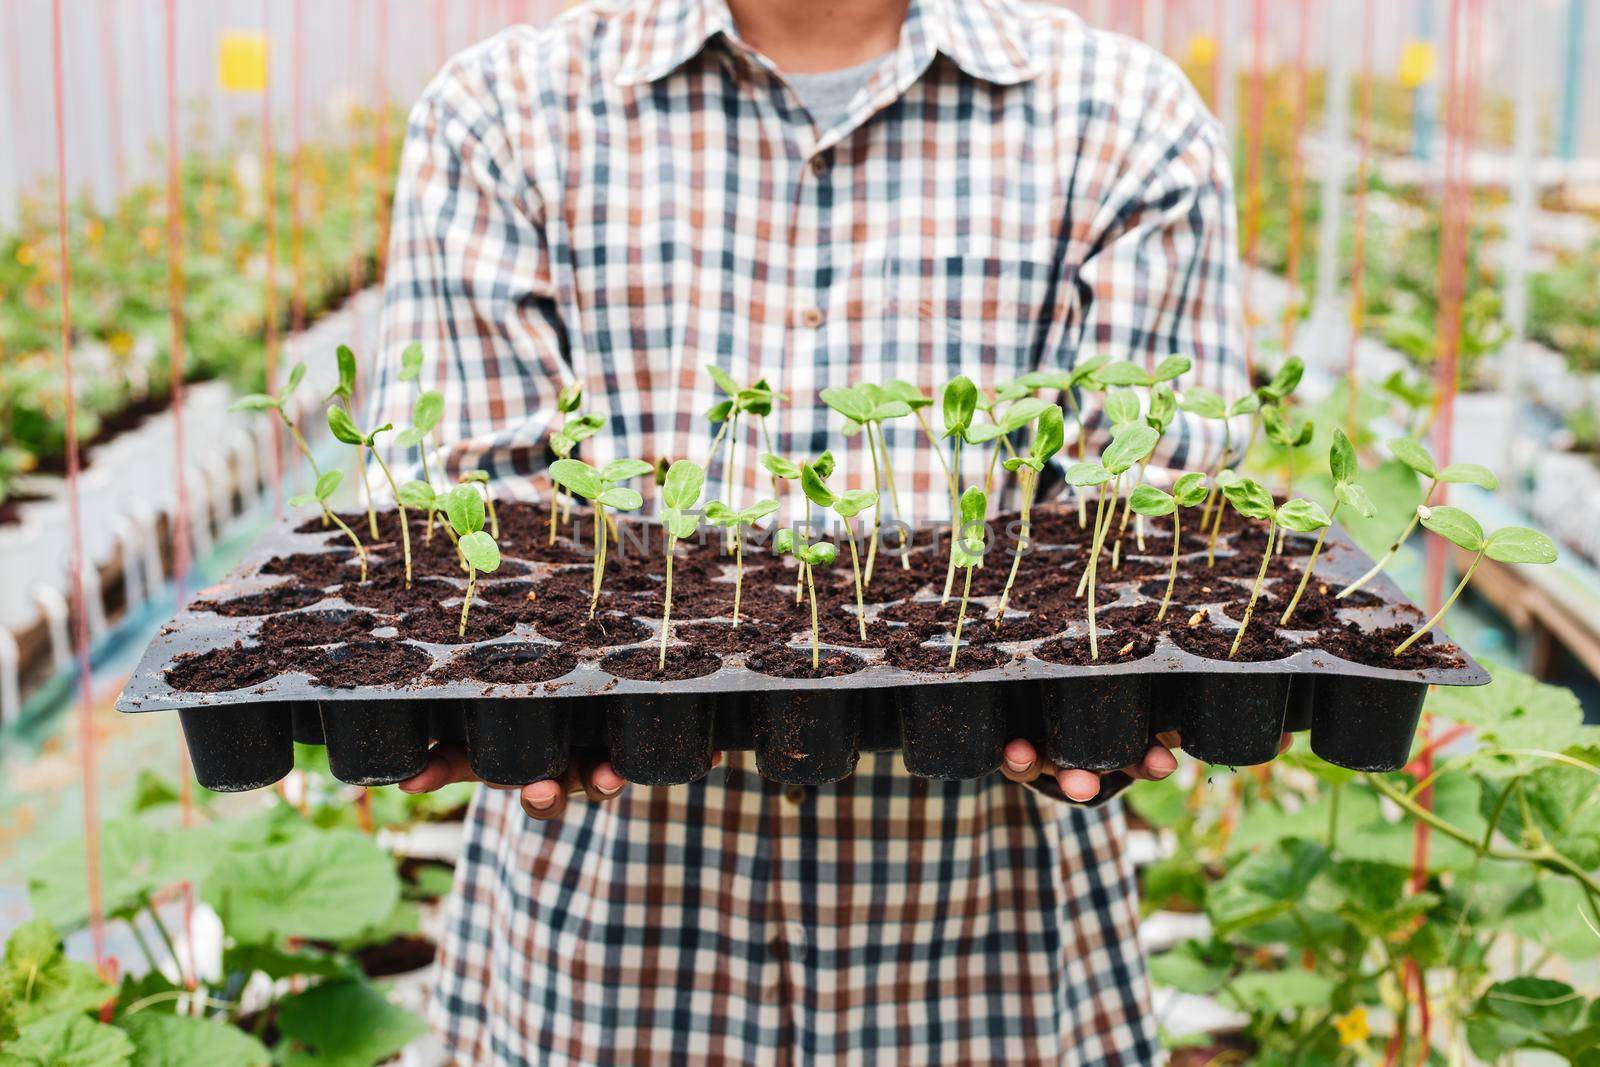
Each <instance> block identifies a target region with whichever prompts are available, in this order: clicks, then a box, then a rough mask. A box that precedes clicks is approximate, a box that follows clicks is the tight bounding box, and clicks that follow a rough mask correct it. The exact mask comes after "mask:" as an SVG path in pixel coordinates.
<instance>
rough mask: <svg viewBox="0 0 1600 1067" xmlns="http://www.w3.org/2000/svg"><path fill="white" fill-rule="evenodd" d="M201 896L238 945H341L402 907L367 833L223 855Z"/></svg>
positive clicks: (388, 865) (317, 836)
mask: <svg viewBox="0 0 1600 1067" xmlns="http://www.w3.org/2000/svg"><path fill="white" fill-rule="evenodd" d="M201 896H202V898H203V899H204V900H205V902H206V903H207V904H209V905H211V907H212V908H213V909H215V910H216V912H217V915H218V916H219V917H220V918H221V919H222V925H223V929H225V930H227V931H228V935H229V936H230V937H232V938H233V939H234V940H236V941H241V942H249V941H269V940H275V939H281V938H286V937H295V938H301V939H304V940H318V941H339V940H342V939H344V938H349V937H354V936H356V935H357V934H359V933H361V931H362V930H363V929H364V928H365V927H366V925H367V924H368V922H370V920H371V917H372V916H374V915H386V914H388V913H389V912H390V911H392V910H393V909H394V907H395V905H396V904H397V903H398V902H399V900H400V879H399V878H398V877H397V876H396V874H395V870H394V860H393V859H392V858H391V857H390V856H389V855H388V853H386V852H384V851H383V850H382V849H380V848H379V847H378V846H377V845H376V844H375V843H374V842H373V841H372V839H371V838H369V837H367V836H366V835H364V834H361V833H358V832H355V831H347V830H335V831H329V832H325V833H313V834H303V835H301V836H299V837H296V838H293V839H291V840H289V841H286V842H284V843H281V844H272V845H267V846H264V847H262V848H258V849H254V850H251V851H249V852H234V853H229V854H227V855H225V856H223V857H222V858H221V859H220V860H219V861H218V862H217V864H216V866H215V867H213V868H212V870H211V873H210V876H209V877H208V878H206V879H205V880H204V881H203V882H202V884H201Z"/></svg>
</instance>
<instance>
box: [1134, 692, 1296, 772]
mask: <svg viewBox="0 0 1600 1067" xmlns="http://www.w3.org/2000/svg"><path fill="white" fill-rule="evenodd" d="M1163 681H1164V684H1163V687H1162V688H1163V689H1164V690H1165V691H1166V693H1167V694H1168V695H1167V697H1166V699H1170V700H1172V701H1174V702H1176V703H1177V705H1178V706H1180V707H1182V709H1183V725H1182V726H1181V727H1180V728H1179V729H1180V731H1181V732H1182V734H1183V748H1184V751H1185V752H1187V753H1189V754H1190V755H1191V756H1193V757H1195V758H1196V759H1198V760H1203V761H1205V762H1206V763H1215V764H1220V765H1223V766H1228V767H1249V766H1254V765H1255V764H1257V763H1268V762H1270V761H1272V760H1273V759H1275V758H1276V757H1277V755H1278V742H1279V739H1280V738H1281V737H1282V736H1283V723H1284V715H1285V713H1286V712H1287V709H1288V703H1289V681H1290V676H1289V675H1287V674H1183V675H1172V676H1169V677H1167V678H1165V679H1164V680H1163Z"/></svg>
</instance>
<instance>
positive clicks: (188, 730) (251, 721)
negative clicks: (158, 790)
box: [178, 703, 294, 793]
mask: <svg viewBox="0 0 1600 1067" xmlns="http://www.w3.org/2000/svg"><path fill="white" fill-rule="evenodd" d="M178 717H179V720H180V721H181V722H182V723H183V739H184V742H185V743H186V744H187V745H188V747H189V762H190V763H192V764H193V765H194V775H195V779H196V780H197V781H198V782H199V783H200V784H201V785H203V786H205V787H206V788H207V789H210V790H213V791H214V792H218V793H242V792H245V791H246V790H250V789H261V788H263V787H265V786H269V785H272V784H273V783H274V782H276V781H278V780H280V779H281V778H283V776H284V775H286V774H288V773H289V772H290V771H291V770H292V769H293V768H294V732H293V728H292V725H291V722H290V718H291V716H290V709H289V707H288V705H286V704H283V703H257V704H231V705H227V706H224V707H216V708H186V709H184V710H182V711H179V712H178Z"/></svg>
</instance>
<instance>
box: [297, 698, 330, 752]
mask: <svg viewBox="0 0 1600 1067" xmlns="http://www.w3.org/2000/svg"><path fill="white" fill-rule="evenodd" d="M289 718H290V722H291V723H292V724H293V728H294V739H295V743H296V744H301V745H324V744H327V738H325V737H324V736H323V733H322V709H321V708H319V707H317V702H316V701H315V700H293V701H290V702H289Z"/></svg>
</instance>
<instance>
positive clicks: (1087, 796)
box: [1000, 732, 1294, 803]
mask: <svg viewBox="0 0 1600 1067" xmlns="http://www.w3.org/2000/svg"><path fill="white" fill-rule="evenodd" d="M1293 743H1294V735H1293V734H1287V733H1286V734H1284V735H1283V738H1282V739H1281V740H1280V741H1279V742H1278V754H1279V755H1280V756H1281V755H1282V754H1283V753H1285V752H1287V751H1289V746H1290V745H1292V744H1293ZM1181 746H1182V740H1181V739H1180V738H1179V737H1178V735H1177V733H1176V732H1171V733H1164V734H1157V735H1156V743H1155V744H1153V745H1151V746H1150V748H1149V750H1148V751H1146V752H1145V754H1144V759H1142V760H1140V761H1139V762H1138V763H1135V764H1133V765H1132V766H1129V767H1124V768H1122V773H1123V774H1126V775H1127V776H1128V777H1129V778H1132V779H1133V780H1134V781H1138V782H1159V781H1160V780H1161V779H1163V778H1165V777H1167V775H1169V774H1171V773H1172V772H1173V771H1175V770H1177V769H1178V759H1177V757H1176V756H1174V755H1173V754H1172V750H1173V749H1175V748H1179V747H1181ZM1000 773H1001V774H1003V775H1005V776H1006V777H1007V778H1009V779H1011V780H1012V781H1013V782H1020V783H1022V784H1024V785H1026V784H1027V783H1028V782H1031V781H1033V780H1034V779H1035V778H1038V777H1039V776H1040V775H1041V774H1048V775H1049V776H1050V777H1052V778H1054V779H1055V780H1056V784H1057V785H1059V786H1060V787H1061V792H1062V793H1064V794H1066V796H1067V797H1068V798H1069V799H1071V800H1076V801H1078V802H1079V803H1082V802H1084V801H1089V800H1093V799H1094V798H1095V797H1097V796H1099V795H1100V773H1101V772H1097V771H1083V770H1076V769H1074V768H1071V767H1057V766H1056V765H1055V764H1053V763H1051V762H1050V761H1049V760H1047V759H1044V758H1043V757H1041V756H1040V755H1039V753H1038V751H1037V750H1036V749H1034V747H1033V745H1032V744H1031V743H1030V742H1028V741H1025V740H1023V739H1022V738H1020V737H1019V738H1017V739H1016V740H1015V741H1012V742H1011V743H1010V744H1008V745H1006V748H1005V755H1004V757H1002V760H1001V763H1000Z"/></svg>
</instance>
